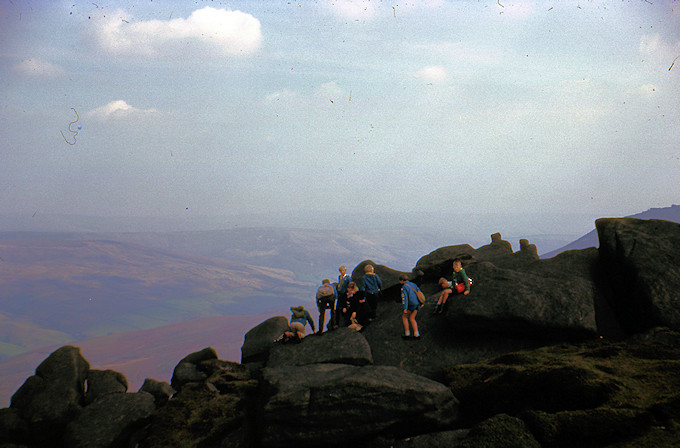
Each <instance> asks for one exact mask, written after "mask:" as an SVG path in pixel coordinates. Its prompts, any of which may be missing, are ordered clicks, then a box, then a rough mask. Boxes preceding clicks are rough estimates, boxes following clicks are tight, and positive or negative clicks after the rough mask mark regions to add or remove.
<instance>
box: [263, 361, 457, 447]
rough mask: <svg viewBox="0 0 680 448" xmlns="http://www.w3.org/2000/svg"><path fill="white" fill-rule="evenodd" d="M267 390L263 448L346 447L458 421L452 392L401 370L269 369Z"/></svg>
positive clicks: (316, 366) (342, 367) (265, 375)
mask: <svg viewBox="0 0 680 448" xmlns="http://www.w3.org/2000/svg"><path fill="white" fill-rule="evenodd" d="M263 387H264V391H265V394H266V395H265V396H264V398H263V404H262V411H261V414H260V417H261V421H260V424H261V443H262V445H263V446H277V447H284V446H321V445H324V446H329V445H333V444H335V445H342V446H346V445H347V444H352V443H353V442H356V441H360V440H366V439H370V438H373V437H375V436H377V435H379V434H381V433H392V434H395V433H396V434H402V435H406V434H418V433H426V432H431V431H432V430H436V428H442V427H447V426H448V425H451V424H452V423H453V422H454V421H455V419H456V416H457V400H456V398H455V397H454V396H453V394H452V393H451V391H450V390H449V389H448V388H447V387H445V386H444V385H443V384H441V383H437V382H435V381H431V380H428V379H426V378H424V377H421V376H418V375H414V374H410V373H408V372H406V371H404V370H402V369H399V368H395V367H382V366H380V367H378V366H364V367H356V366H349V365H342V364H314V365H309V366H302V367H281V368H266V369H264V371H263Z"/></svg>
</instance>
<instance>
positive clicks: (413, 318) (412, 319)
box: [408, 310, 420, 336]
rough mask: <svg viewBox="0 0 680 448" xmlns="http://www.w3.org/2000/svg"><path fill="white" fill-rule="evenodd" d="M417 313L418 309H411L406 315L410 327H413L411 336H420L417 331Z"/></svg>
mask: <svg viewBox="0 0 680 448" xmlns="http://www.w3.org/2000/svg"><path fill="white" fill-rule="evenodd" d="M417 313H418V310H413V311H411V314H410V316H409V317H408V320H409V322H411V328H413V336H420V333H418V323H417V322H416V314H417Z"/></svg>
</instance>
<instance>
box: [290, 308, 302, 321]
mask: <svg viewBox="0 0 680 448" xmlns="http://www.w3.org/2000/svg"><path fill="white" fill-rule="evenodd" d="M290 310H291V311H292V312H293V317H295V318H296V319H304V318H305V317H306V316H305V308H304V307H302V306H291V307H290Z"/></svg>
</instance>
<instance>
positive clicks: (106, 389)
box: [85, 370, 128, 404]
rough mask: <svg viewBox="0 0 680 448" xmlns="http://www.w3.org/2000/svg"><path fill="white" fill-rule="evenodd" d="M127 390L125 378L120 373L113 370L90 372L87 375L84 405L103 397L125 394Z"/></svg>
mask: <svg viewBox="0 0 680 448" xmlns="http://www.w3.org/2000/svg"><path fill="white" fill-rule="evenodd" d="M127 389H128V382H127V378H125V375H123V374H122V373H120V372H116V371H115V370H90V371H89V372H88V374H87V391H86V392H85V403H86V404H89V403H92V402H93V401H95V400H96V399H97V398H99V397H102V396H104V395H108V394H112V393H125V392H127Z"/></svg>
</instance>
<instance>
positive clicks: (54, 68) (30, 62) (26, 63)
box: [12, 58, 66, 78]
mask: <svg viewBox="0 0 680 448" xmlns="http://www.w3.org/2000/svg"><path fill="white" fill-rule="evenodd" d="M12 69H13V70H14V71H15V72H17V73H21V74H23V75H27V76H36V77H47V78H51V77H55V76H62V75H65V74H66V71H65V70H64V69H63V68H61V67H59V66H58V65H55V64H52V63H50V62H47V61H46V60H44V59H41V58H30V59H25V60H23V61H21V62H19V63H17V64H15V65H14V66H13V67H12Z"/></svg>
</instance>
